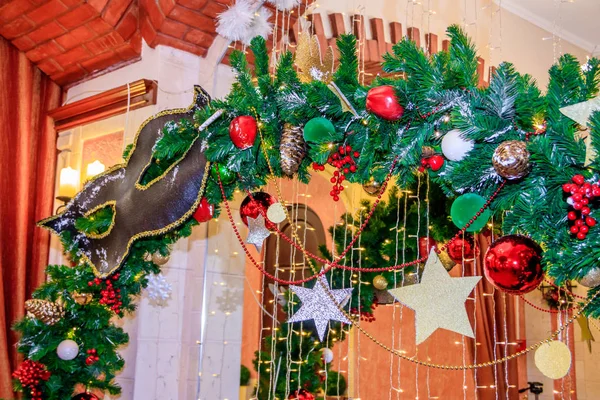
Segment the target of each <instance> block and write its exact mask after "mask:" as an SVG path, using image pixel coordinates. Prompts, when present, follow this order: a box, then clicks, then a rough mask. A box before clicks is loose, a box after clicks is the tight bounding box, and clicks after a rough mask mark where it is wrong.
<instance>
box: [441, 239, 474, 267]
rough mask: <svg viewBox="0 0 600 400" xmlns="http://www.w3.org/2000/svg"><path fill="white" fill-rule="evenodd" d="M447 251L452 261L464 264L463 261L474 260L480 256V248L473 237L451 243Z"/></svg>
mask: <svg viewBox="0 0 600 400" xmlns="http://www.w3.org/2000/svg"><path fill="white" fill-rule="evenodd" d="M446 251H447V252H448V255H449V256H450V258H451V259H452V261H454V262H455V263H458V264H462V262H463V260H472V259H474V258H475V257H477V256H478V255H479V246H477V243H476V242H475V239H474V238H473V236H472V235H464V237H458V238H456V239H454V240H453V241H451V242H450V243H449V244H448V248H447V250H446Z"/></svg>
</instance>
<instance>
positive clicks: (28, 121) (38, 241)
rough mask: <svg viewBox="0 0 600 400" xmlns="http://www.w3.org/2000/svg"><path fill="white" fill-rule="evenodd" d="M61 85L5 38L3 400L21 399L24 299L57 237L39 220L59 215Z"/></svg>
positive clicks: (0, 192) (0, 201)
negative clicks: (56, 113)
mask: <svg viewBox="0 0 600 400" xmlns="http://www.w3.org/2000/svg"><path fill="white" fill-rule="evenodd" d="M60 97H61V90H60V87H59V86H58V85H56V84H55V83H54V82H52V81H51V80H50V78H48V77H47V76H46V75H44V74H43V73H42V72H41V71H40V70H39V69H38V68H37V67H36V66H35V65H33V64H32V63H31V62H30V61H29V60H28V59H27V57H25V54H23V53H21V52H20V51H19V50H17V49H16V48H15V47H13V45H12V44H10V43H9V42H8V41H7V40H5V39H4V38H2V37H0V280H1V281H0V283H1V284H0V323H1V324H2V329H0V398H13V391H12V378H11V371H13V370H14V369H15V367H16V366H17V363H18V355H17V351H16V346H15V344H16V342H17V339H18V338H17V335H16V334H15V332H13V331H12V330H11V329H10V328H11V325H12V323H13V322H14V321H15V320H17V319H19V318H21V317H23V315H24V308H23V303H24V302H25V300H27V299H28V298H30V296H31V292H32V291H33V290H34V289H35V288H36V287H37V286H39V285H40V284H41V283H43V281H44V267H45V264H46V262H47V259H48V249H49V234H48V233H47V232H46V231H43V230H42V229H39V228H36V225H35V224H36V221H38V220H40V219H42V218H45V217H47V216H49V215H50V214H51V213H52V205H53V197H52V196H53V191H54V176H55V167H56V165H55V164H56V151H55V149H56V132H55V131H54V128H53V124H52V121H51V119H50V118H49V117H48V116H47V112H48V110H51V109H53V108H55V107H57V106H59V102H60Z"/></svg>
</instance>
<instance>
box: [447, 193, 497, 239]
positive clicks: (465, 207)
mask: <svg viewBox="0 0 600 400" xmlns="http://www.w3.org/2000/svg"><path fill="white" fill-rule="evenodd" d="M485 201H486V200H485V199H484V198H483V197H481V196H480V195H478V194H475V193H467V194H463V195H462V196H459V197H457V198H456V200H454V202H453V203H452V207H451V208H450V216H451V217H452V222H454V225H456V226H457V227H459V228H461V229H462V228H464V227H465V225H467V224H468V223H469V221H471V219H472V218H474V217H475V214H477V212H478V211H479V210H481V208H482V207H483V206H484V204H485ZM490 216H491V213H490V210H489V209H487V208H486V209H485V210H483V212H482V213H481V214H480V215H479V217H477V219H475V221H473V223H472V224H471V225H469V227H468V228H467V232H478V231H480V230H481V229H483V228H484V227H485V224H487V222H488V220H489V219H490Z"/></svg>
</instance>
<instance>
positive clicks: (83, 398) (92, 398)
mask: <svg viewBox="0 0 600 400" xmlns="http://www.w3.org/2000/svg"><path fill="white" fill-rule="evenodd" d="M71 400H98V396H96V395H95V394H92V393H79V394H76V395H75V396H73V397H71Z"/></svg>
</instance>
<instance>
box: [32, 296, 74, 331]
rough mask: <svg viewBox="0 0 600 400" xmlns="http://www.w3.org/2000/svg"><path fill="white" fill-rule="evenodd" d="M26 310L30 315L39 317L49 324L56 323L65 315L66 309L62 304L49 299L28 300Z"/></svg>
mask: <svg viewBox="0 0 600 400" xmlns="http://www.w3.org/2000/svg"><path fill="white" fill-rule="evenodd" d="M25 310H27V315H28V316H30V317H31V318H36V319H39V320H40V321H42V322H43V323H45V324H47V325H54V324H55V323H57V322H58V321H60V320H61V319H62V318H63V317H64V316H65V310H64V309H63V307H62V306H61V305H60V304H58V303H54V302H52V301H48V300H39V299H31V300H27V301H26V302H25Z"/></svg>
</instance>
